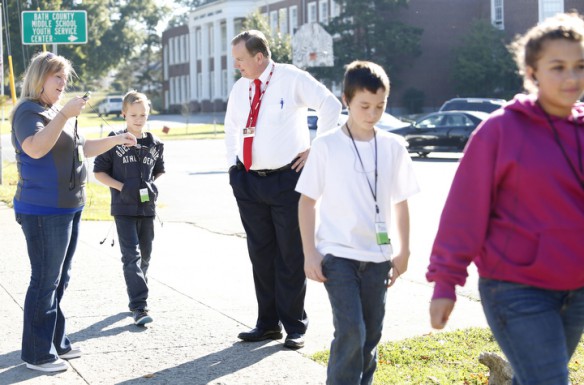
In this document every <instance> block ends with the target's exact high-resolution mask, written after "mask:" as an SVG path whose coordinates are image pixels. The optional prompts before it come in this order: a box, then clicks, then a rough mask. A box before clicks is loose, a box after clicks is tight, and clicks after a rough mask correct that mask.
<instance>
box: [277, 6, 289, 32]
mask: <svg viewBox="0 0 584 385" xmlns="http://www.w3.org/2000/svg"><path fill="white" fill-rule="evenodd" d="M279 13H280V32H281V33H283V34H289V33H290V31H288V9H287V8H282V9H280V11H279Z"/></svg>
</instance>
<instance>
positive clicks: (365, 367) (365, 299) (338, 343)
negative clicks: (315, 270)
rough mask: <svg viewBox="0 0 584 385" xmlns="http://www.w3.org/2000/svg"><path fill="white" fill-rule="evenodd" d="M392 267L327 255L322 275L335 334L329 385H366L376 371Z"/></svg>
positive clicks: (331, 351) (329, 364)
mask: <svg viewBox="0 0 584 385" xmlns="http://www.w3.org/2000/svg"><path fill="white" fill-rule="evenodd" d="M390 267H391V263H390V262H389V261H388V262H384V263H371V262H359V261H355V260H352V259H346V258H339V257H335V256H332V255H330V254H327V255H326V256H325V257H324V260H323V267H322V271H323V274H324V275H325V276H326V278H327V280H326V282H325V283H324V285H325V288H326V290H327V292H328V296H329V300H330V302H331V307H332V311H333V324H334V327H335V334H334V339H333V342H332V343H331V350H330V358H329V363H328V368H327V380H326V383H327V384H328V385H345V384H346V385H357V384H360V385H369V384H371V383H373V374H374V373H375V369H376V367H377V344H378V343H379V340H380V339H381V331H382V328H383V318H384V317H385V298H386V294H387V276H388V273H389V269H390Z"/></svg>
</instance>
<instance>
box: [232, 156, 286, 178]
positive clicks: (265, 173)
mask: <svg viewBox="0 0 584 385" xmlns="http://www.w3.org/2000/svg"><path fill="white" fill-rule="evenodd" d="M295 161H296V159H294V160H293V161H292V162H290V163H288V164H287V165H285V166H282V167H280V168H274V169H270V170H249V172H250V173H252V174H255V175H257V176H268V175H271V174H276V173H278V172H282V171H288V170H290V169H291V168H292V165H293V164H294V162H295ZM236 166H237V169H238V170H241V169H242V168H245V166H244V165H243V163H241V161H240V160H239V159H237V163H236Z"/></svg>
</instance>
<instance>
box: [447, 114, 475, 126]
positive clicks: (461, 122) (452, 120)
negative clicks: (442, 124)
mask: <svg viewBox="0 0 584 385" xmlns="http://www.w3.org/2000/svg"><path fill="white" fill-rule="evenodd" d="M445 120H446V125H447V126H450V127H469V126H472V125H473V123H472V120H470V119H469V118H468V117H466V116H465V115H458V114H456V115H448V116H446V119H445Z"/></svg>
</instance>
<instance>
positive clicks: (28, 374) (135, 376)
mask: <svg viewBox="0 0 584 385" xmlns="http://www.w3.org/2000/svg"><path fill="white" fill-rule="evenodd" d="M110 230H111V231H110ZM108 231H109V233H110V234H109V237H108V238H107V240H106V241H105V242H104V243H103V244H100V242H101V241H102V240H103V239H104V238H105V237H106V235H107V233H108ZM114 232H115V229H114V228H113V226H112V222H83V223H82V225H81V237H80V241H79V245H78V249H77V252H76V255H75V259H74V263H73V270H72V279H71V282H70V286H69V288H68V290H67V293H66V294H65V297H64V301H63V308H64V310H65V314H66V316H67V320H68V332H69V335H70V337H71V339H72V341H73V342H74V343H77V344H79V345H80V346H81V348H82V349H83V352H84V355H83V356H82V357H81V358H78V359H74V360H71V361H70V366H71V369H70V370H68V371H66V372H62V373H58V374H50V375H46V374H41V373H39V372H35V371H31V370H29V369H27V368H26V367H25V366H24V364H23V362H22V361H21V360H20V343H21V332H22V308H23V303H24V296H25V292H26V289H27V286H28V281H29V274H30V271H29V264H28V257H27V253H26V244H25V241H24V236H23V234H22V231H21V229H20V228H19V226H18V224H17V223H16V222H15V221H14V213H13V211H12V209H9V208H7V207H6V206H4V205H1V204H0V309H2V312H0V330H2V338H1V339H0V385H3V384H15V383H17V384H43V385H45V384H53V383H54V384H57V383H58V384H92V385H94V384H195V385H196V384H214V385H260V384H270V385H279V384H282V385H284V384H286V385H301V384H324V382H325V378H326V368H325V367H323V366H321V365H319V364H317V363H315V362H313V361H312V360H311V359H310V358H308V357H307V356H308V355H310V354H312V353H314V352H316V351H320V350H326V349H328V346H329V344H330V341H331V339H332V334H333V327H332V317H331V313H330V306H329V303H328V299H327V296H326V291H325V290H324V287H323V286H322V285H320V284H317V283H314V282H309V286H308V294H307V299H306V310H307V313H308V315H309V317H310V325H309V330H308V333H307V335H306V347H305V348H304V349H301V350H299V351H291V350H288V349H285V348H283V340H280V341H269V342H259V343H242V342H240V341H239V340H238V339H237V334H238V333H239V332H241V331H244V330H248V329H250V328H251V327H253V326H254V324H255V318H256V311H257V307H256V303H255V295H254V289H253V282H252V274H251V265H250V263H249V258H248V257H247V249H246V242H245V238H242V237H241V236H234V235H225V234H218V233H213V232H210V231H208V230H205V229H201V228H199V227H196V226H193V225H190V224H186V223H173V222H169V223H164V226H163V227H160V226H159V225H158V226H157V228H156V239H155V241H154V248H155V250H154V254H153V257H152V263H151V266H150V270H149V274H150V280H149V281H150V288H151V291H150V300H149V306H150V308H151V315H152V316H153V318H154V322H153V323H152V324H149V325H148V327H146V328H140V327H137V326H134V325H133V323H132V319H131V317H130V313H129V312H128V311H127V296H126V292H125V284H124V280H123V275H122V266H121V262H120V256H119V248H118V245H117V243H116V244H115V245H114V246H113V247H112V246H111V242H112V234H113V233H114ZM412 278H415V279H410V278H407V274H406V276H405V277H404V278H402V279H400V280H399V281H398V283H397V284H396V285H395V286H394V287H392V288H391V289H390V290H389V292H388V304H387V316H386V322H385V325H384V337H383V339H384V340H400V339H404V338H407V337H411V336H416V335H421V334H425V333H428V332H430V331H431V329H430V326H429V319H428V315H427V312H428V310H427V309H428V301H429V298H430V295H431V287H430V286H429V285H426V284H422V283H421V282H422V280H420V279H419V278H420V277H412ZM449 325H450V328H451V329H454V328H460V327H468V326H485V325H486V323H485V321H484V316H483V314H482V310H481V306H480V303H478V302H477V301H475V300H471V299H467V298H465V297H460V298H459V300H458V302H457V305H456V310H455V312H454V314H453V317H452V319H451V320H450V323H449Z"/></svg>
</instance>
